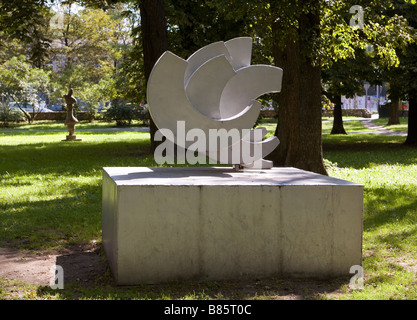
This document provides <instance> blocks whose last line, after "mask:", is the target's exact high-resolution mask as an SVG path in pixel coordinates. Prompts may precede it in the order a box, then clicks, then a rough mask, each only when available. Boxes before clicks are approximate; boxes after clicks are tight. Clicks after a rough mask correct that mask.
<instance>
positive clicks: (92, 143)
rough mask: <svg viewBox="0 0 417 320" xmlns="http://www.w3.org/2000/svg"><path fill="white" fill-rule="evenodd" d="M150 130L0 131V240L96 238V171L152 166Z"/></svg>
mask: <svg viewBox="0 0 417 320" xmlns="http://www.w3.org/2000/svg"><path fill="white" fill-rule="evenodd" d="M148 136H149V134H147V133H140V132H82V133H78V137H81V138H82V139H83V141H79V142H66V141H61V140H62V139H63V138H65V134H62V133H58V132H49V131H46V132H42V131H38V132H37V133H36V134H34V133H30V132H22V133H1V131H0V146H1V148H0V185H1V187H0V190H1V192H0V212H1V214H0V218H1V220H0V239H1V240H0V243H1V244H3V245H4V244H8V245H10V246H16V247H21V248H27V249H42V248H56V247H61V246H63V245H66V244H71V243H79V242H83V241H89V240H91V239H98V238H99V237H100V233H101V230H100V223H101V217H100V210H101V174H102V167H105V166H138V165H154V162H153V159H152V157H150V156H149V153H148V151H149V139H148Z"/></svg>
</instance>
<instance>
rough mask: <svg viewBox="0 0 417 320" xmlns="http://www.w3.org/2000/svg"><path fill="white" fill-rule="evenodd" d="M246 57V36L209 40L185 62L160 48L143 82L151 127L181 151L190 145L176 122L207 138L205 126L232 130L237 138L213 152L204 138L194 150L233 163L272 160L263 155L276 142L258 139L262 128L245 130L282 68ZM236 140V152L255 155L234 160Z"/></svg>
mask: <svg viewBox="0 0 417 320" xmlns="http://www.w3.org/2000/svg"><path fill="white" fill-rule="evenodd" d="M251 55H252V38H250V37H240V38H235V39H232V40H229V41H226V42H223V41H220V42H215V43H212V44H210V45H208V46H205V47H203V48H201V49H199V50H198V51H196V52H195V53H194V54H192V55H191V56H190V57H189V58H188V59H187V60H184V59H182V58H180V57H178V56H176V55H175V54H173V53H171V52H169V51H166V52H165V53H164V54H163V55H162V56H161V57H160V58H159V60H158V61H157V63H156V64H155V66H154V68H153V70H152V73H151V75H150V77H149V81H148V90H147V99H148V106H149V111H150V114H151V116H152V119H153V120H154V122H155V124H156V126H157V127H158V128H159V129H167V130H170V131H171V132H173V133H174V139H173V140H174V141H172V142H173V143H175V144H176V145H177V146H179V147H182V148H185V149H188V148H192V147H193V143H192V142H190V141H183V140H181V139H177V135H178V132H177V128H178V127H177V124H178V122H179V121H183V123H184V124H185V132H189V131H190V130H192V129H195V128H199V129H201V130H203V131H204V133H205V136H206V137H209V131H210V129H216V130H220V129H225V130H224V131H227V132H228V131H229V130H236V129H237V130H239V132H240V133H241V135H240V137H241V139H240V141H239V142H231V143H229V144H228V145H227V146H224V145H223V146H220V147H219V146H216V148H214V149H215V152H214V153H213V152H210V151H213V150H210V148H212V146H213V145H212V144H211V145H210V143H209V141H207V143H206V144H205V146H207V147H206V148H205V150H201V149H199V150H198V152H201V151H203V152H204V153H205V155H207V156H208V157H209V158H211V159H213V160H215V161H218V162H220V163H225V164H232V165H235V167H241V166H242V167H251V168H270V167H272V162H270V161H266V160H264V159H263V158H264V157H265V156H266V155H268V154H269V153H270V152H272V151H273V150H274V149H275V148H276V147H277V146H278V144H279V140H278V139H277V138H276V137H271V138H268V139H264V140H263V138H264V137H265V135H266V129H264V128H256V129H254V130H251V128H252V127H253V126H254V124H255V123H256V120H257V118H258V116H259V113H260V109H261V103H260V102H259V101H257V100H256V99H257V98H258V97H260V96H261V95H263V94H265V93H272V92H279V91H280V90H281V82H282V69H280V68H277V67H274V66H269V65H250V63H251ZM249 130H251V131H250V133H249V134H247V132H248V131H249ZM245 132H246V133H245ZM167 138H168V137H167ZM207 139H208V138H207ZM236 143H239V144H240V148H238V150H253V149H254V148H256V147H258V148H259V147H260V148H261V153H260V154H259V156H258V158H256V159H255V160H254V161H251V162H247V160H245V157H244V156H243V155H241V156H240V159H238V160H237V161H236V158H235V157H232V153H233V150H236V149H234V146H236ZM244 147H247V148H244ZM240 152H242V151H240ZM224 153H227V154H228V155H229V156H228V157H226V159H225V157H220V155H221V154H224ZM246 158H247V157H246ZM252 160H253V159H252Z"/></svg>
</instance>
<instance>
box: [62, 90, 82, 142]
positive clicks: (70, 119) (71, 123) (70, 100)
mask: <svg viewBox="0 0 417 320" xmlns="http://www.w3.org/2000/svg"><path fill="white" fill-rule="evenodd" d="M73 92H74V90H73V89H72V88H70V89H69V90H68V94H65V95H64V100H65V104H66V105H67V116H66V118H65V125H66V126H67V128H68V132H69V135H67V139H66V141H74V140H77V141H78V140H81V139H77V138H76V136H75V135H74V132H75V124H77V123H78V120H77V118H75V117H74V112H73V106H74V104H76V103H77V99H75V98H74V97H73V95H72V94H73Z"/></svg>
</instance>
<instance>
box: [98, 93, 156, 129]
mask: <svg viewBox="0 0 417 320" xmlns="http://www.w3.org/2000/svg"><path fill="white" fill-rule="evenodd" d="M148 118H149V114H148V111H147V109H144V108H142V107H141V106H138V105H135V104H130V103H126V102H125V101H124V100H123V99H120V98H119V99H114V100H112V102H111V106H110V108H109V109H107V111H106V112H105V114H104V119H106V120H108V121H116V125H117V126H118V127H124V126H127V125H129V126H130V125H131V123H132V121H133V120H146V119H148Z"/></svg>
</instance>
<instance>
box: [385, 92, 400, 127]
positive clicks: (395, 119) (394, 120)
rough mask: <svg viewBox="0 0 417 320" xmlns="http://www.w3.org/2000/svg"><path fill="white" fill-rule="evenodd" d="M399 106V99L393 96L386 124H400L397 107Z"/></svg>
mask: <svg viewBox="0 0 417 320" xmlns="http://www.w3.org/2000/svg"><path fill="white" fill-rule="evenodd" d="M399 107H400V99H399V98H394V99H392V104H391V110H390V115H389V119H388V124H387V125H388V126H390V125H392V124H400V118H399V116H398V109H399Z"/></svg>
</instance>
